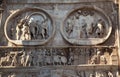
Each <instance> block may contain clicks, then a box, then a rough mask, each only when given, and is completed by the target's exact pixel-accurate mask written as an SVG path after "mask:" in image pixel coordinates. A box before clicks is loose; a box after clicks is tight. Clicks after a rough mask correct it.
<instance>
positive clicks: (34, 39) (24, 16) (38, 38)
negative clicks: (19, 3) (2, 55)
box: [5, 8, 55, 45]
mask: <svg viewBox="0 0 120 77" xmlns="http://www.w3.org/2000/svg"><path fill="white" fill-rule="evenodd" d="M53 23H54V22H53V20H52V18H51V17H50V15H49V14H48V13H46V12H45V11H43V10H41V9H38V8H25V9H22V10H18V11H16V12H14V13H13V14H11V15H10V16H9V17H8V19H7V21H6V24H5V35H6V37H7V39H8V40H9V41H10V42H12V43H14V44H17V45H42V44H44V43H46V42H48V41H49V40H50V39H51V38H53V35H54V33H55V26H54V24H53Z"/></svg>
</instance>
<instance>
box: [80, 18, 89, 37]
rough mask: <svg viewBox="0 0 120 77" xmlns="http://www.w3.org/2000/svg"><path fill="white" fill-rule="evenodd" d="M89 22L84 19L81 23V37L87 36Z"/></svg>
mask: <svg viewBox="0 0 120 77" xmlns="http://www.w3.org/2000/svg"><path fill="white" fill-rule="evenodd" d="M86 28H87V23H86V21H85V20H84V19H83V20H82V23H81V30H80V38H87V37H88V36H87V30H86Z"/></svg>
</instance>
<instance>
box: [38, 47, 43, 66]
mask: <svg viewBox="0 0 120 77" xmlns="http://www.w3.org/2000/svg"><path fill="white" fill-rule="evenodd" d="M37 56H38V59H37V66H42V61H43V60H42V50H41V49H40V50H39V52H37Z"/></svg>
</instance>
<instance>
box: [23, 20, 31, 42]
mask: <svg viewBox="0 0 120 77" xmlns="http://www.w3.org/2000/svg"><path fill="white" fill-rule="evenodd" d="M30 39H31V36H30V29H29V25H28V23H27V20H25V23H24V24H23V28H22V35H21V40H30Z"/></svg>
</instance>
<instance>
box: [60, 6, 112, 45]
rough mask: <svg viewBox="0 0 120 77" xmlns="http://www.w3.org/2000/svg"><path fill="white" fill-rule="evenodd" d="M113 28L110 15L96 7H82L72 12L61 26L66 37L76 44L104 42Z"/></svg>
mask: <svg viewBox="0 0 120 77" xmlns="http://www.w3.org/2000/svg"><path fill="white" fill-rule="evenodd" d="M111 30H112V26H111V21H110V19H109V17H108V16H106V15H105V13H104V12H103V11H102V10H101V9H99V8H96V7H81V8H79V9H76V10H74V11H72V12H70V13H69V14H68V16H67V17H66V18H65V20H64V23H63V26H62V27H61V33H62V35H63V37H64V39H65V40H66V41H68V42H69V43H71V44H75V45H96V44H100V43H103V42H104V41H105V40H106V39H108V37H109V36H110V34H111Z"/></svg>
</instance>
